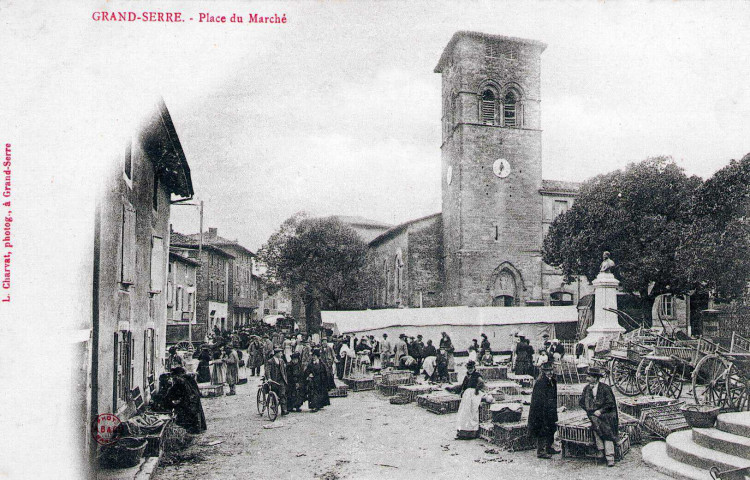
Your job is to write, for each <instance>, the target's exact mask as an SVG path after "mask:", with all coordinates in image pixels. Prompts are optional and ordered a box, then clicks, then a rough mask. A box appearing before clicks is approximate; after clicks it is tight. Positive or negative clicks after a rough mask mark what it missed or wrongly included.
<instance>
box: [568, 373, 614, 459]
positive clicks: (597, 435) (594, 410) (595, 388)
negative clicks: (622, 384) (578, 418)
mask: <svg viewBox="0 0 750 480" xmlns="http://www.w3.org/2000/svg"><path fill="white" fill-rule="evenodd" d="M587 375H588V378H587V380H588V382H589V383H588V385H586V386H585V387H584V388H583V394H582V395H581V399H580V400H579V401H578V404H579V405H580V406H581V408H582V409H584V410H585V411H586V415H588V417H589V420H591V430H592V431H593V432H594V439H595V440H596V448H597V449H598V450H599V458H602V457H604V458H606V459H607V466H608V467H614V466H615V443H614V442H616V441H617V440H618V423H619V419H618V417H617V403H616V402H615V395H614V393H612V388H611V387H610V386H609V385H607V384H606V383H602V382H600V380H601V378H602V377H603V376H604V372H603V371H602V370H601V369H599V368H598V367H589V370H588V374H587Z"/></svg>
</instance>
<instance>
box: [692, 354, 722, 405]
mask: <svg viewBox="0 0 750 480" xmlns="http://www.w3.org/2000/svg"><path fill="white" fill-rule="evenodd" d="M728 368H729V364H727V362H726V360H724V359H723V358H721V357H719V356H718V355H706V356H705V357H703V358H701V359H700V361H699V362H698V364H697V365H696V366H695V369H693V376H692V377H693V378H692V380H693V384H692V386H693V397H694V398H695V403H697V404H698V405H713V406H715V407H723V406H725V405H726V404H727V384H726V374H727V369H728Z"/></svg>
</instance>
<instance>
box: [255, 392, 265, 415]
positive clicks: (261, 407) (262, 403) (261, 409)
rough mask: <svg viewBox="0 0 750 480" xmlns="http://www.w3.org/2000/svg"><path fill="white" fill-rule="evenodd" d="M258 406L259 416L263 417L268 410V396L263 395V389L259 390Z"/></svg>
mask: <svg viewBox="0 0 750 480" xmlns="http://www.w3.org/2000/svg"><path fill="white" fill-rule="evenodd" d="M256 402H257V403H256V405H257V406H258V415H261V416H262V415H263V412H265V410H266V396H265V395H263V388H261V387H259V388H258V396H257V397H256Z"/></svg>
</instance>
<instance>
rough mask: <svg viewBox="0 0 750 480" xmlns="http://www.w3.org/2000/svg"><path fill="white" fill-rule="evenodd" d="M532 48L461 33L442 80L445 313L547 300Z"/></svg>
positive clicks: (536, 60) (535, 45) (534, 44)
mask: <svg viewBox="0 0 750 480" xmlns="http://www.w3.org/2000/svg"><path fill="white" fill-rule="evenodd" d="M545 47H546V45H545V44H543V43H541V42H538V41H535V40H524V39H520V38H513V37H505V36H500V35H488V34H483V33H474V32H457V33H456V34H455V35H453V38H452V39H451V41H450V42H449V43H448V45H447V46H446V48H445V50H444V51H443V54H442V57H441V58H440V61H439V63H438V65H437V67H435V73H440V74H442V85H443V86H442V92H443V95H442V98H443V118H442V126H443V136H442V145H441V151H442V174H443V178H442V191H443V202H442V203H443V207H442V216H443V256H444V282H445V286H444V290H443V292H444V294H443V295H444V297H443V302H444V304H445V305H498V306H499V305H504V306H512V305H519V306H520V305H534V304H539V303H540V302H542V301H543V293H542V284H543V281H542V276H543V266H542V260H541V251H540V249H541V245H542V234H543V231H542V223H541V222H540V219H541V218H542V216H543V211H542V209H543V199H542V195H540V191H541V190H542V132H541V126H540V71H541V58H540V55H541V53H542V52H543V51H544V49H545Z"/></svg>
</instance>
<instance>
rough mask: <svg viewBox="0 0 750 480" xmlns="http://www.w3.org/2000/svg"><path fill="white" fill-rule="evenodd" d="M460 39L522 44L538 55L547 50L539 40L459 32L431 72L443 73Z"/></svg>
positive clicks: (544, 44)
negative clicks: (531, 47)
mask: <svg viewBox="0 0 750 480" xmlns="http://www.w3.org/2000/svg"><path fill="white" fill-rule="evenodd" d="M461 37H474V38H486V39H490V40H502V41H505V42H514V43H523V44H526V45H533V46H536V47H539V48H540V49H541V50H540V52H539V53H541V52H543V51H544V50H546V49H547V44H546V43H544V42H542V41H539V40H532V39H529V38H521V37H509V36H506V35H495V34H491V33H483V32H475V31H471V30H459V31H457V32H456V33H454V34H453V36H452V37H451V39H450V41H449V42H448V45H446V46H445V49H443V53H442V55H441V56H440V60H439V61H438V63H437V65H436V66H435V69H434V70H433V72H434V73H442V72H443V67H445V64H446V63H447V61H448V57H449V56H450V54H451V52H453V47H454V46H455V45H456V42H458V40H459V38H461Z"/></svg>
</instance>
